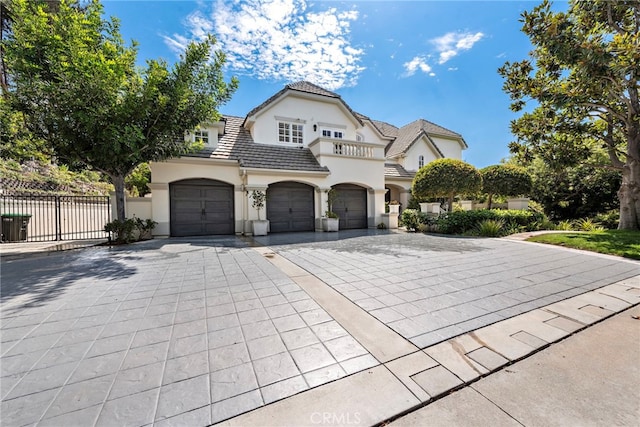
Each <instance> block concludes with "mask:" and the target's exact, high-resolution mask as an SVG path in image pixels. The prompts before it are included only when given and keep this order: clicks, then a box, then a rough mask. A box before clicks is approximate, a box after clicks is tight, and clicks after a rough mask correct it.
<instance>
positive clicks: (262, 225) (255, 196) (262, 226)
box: [251, 190, 269, 236]
mask: <svg viewBox="0 0 640 427" xmlns="http://www.w3.org/2000/svg"><path fill="white" fill-rule="evenodd" d="M251 199H252V202H251V206H253V207H254V209H255V210H257V211H258V219H257V220H255V219H254V220H253V221H252V222H251V226H252V228H253V235H254V236H266V235H267V231H268V230H269V220H267V219H264V220H263V219H260V211H261V210H262V209H263V208H264V204H265V202H266V200H267V194H266V193H265V192H264V191H262V190H254V191H252V192H251Z"/></svg>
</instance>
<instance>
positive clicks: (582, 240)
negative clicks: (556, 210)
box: [527, 230, 640, 259]
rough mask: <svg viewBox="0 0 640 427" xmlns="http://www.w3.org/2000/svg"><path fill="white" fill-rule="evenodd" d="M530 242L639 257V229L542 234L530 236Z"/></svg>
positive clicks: (626, 256) (633, 257)
mask: <svg viewBox="0 0 640 427" xmlns="http://www.w3.org/2000/svg"><path fill="white" fill-rule="evenodd" d="M527 240H528V241H530V242H538V243H548V244H551V245H559V246H566V247H568V248H575V249H583V250H585V251H592V252H600V253H602V254H610V255H618V256H622V257H625V258H632V259H640V231H626V230H606V231H593V232H589V233H571V232H567V233H558V234H542V235H540V236H535V237H530V238H529V239H527Z"/></svg>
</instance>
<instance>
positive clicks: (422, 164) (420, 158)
mask: <svg viewBox="0 0 640 427" xmlns="http://www.w3.org/2000/svg"><path fill="white" fill-rule="evenodd" d="M423 166H424V156H419V157H418V169H420V168H421V167H423Z"/></svg>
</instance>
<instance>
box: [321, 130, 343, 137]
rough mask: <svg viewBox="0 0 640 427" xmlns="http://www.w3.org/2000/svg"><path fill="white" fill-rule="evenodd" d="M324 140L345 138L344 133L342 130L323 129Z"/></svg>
mask: <svg viewBox="0 0 640 427" xmlns="http://www.w3.org/2000/svg"><path fill="white" fill-rule="evenodd" d="M322 137H323V138H336V139H342V138H344V133H343V132H342V131H341V130H331V129H322Z"/></svg>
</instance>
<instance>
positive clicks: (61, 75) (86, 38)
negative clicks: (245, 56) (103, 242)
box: [2, 0, 238, 220]
mask: <svg viewBox="0 0 640 427" xmlns="http://www.w3.org/2000/svg"><path fill="white" fill-rule="evenodd" d="M78 5H79V2H78V0H61V1H60V2H59V4H58V6H57V11H56V13H50V11H49V9H48V7H47V5H46V4H45V3H42V2H36V1H28V0H12V1H11V13H12V19H13V22H12V26H11V34H10V36H9V38H8V39H7V40H5V41H4V42H3V45H2V47H3V49H4V50H5V54H6V58H5V59H6V63H7V69H8V70H9V74H10V81H11V85H12V87H11V88H10V89H11V90H10V94H9V100H10V102H11V105H12V107H13V108H14V109H15V110H17V111H19V112H22V113H23V114H24V116H25V122H26V124H27V126H28V128H29V130H30V131H32V132H33V133H34V135H36V136H39V137H42V138H43V139H45V140H46V141H47V142H48V143H49V144H50V145H51V146H52V147H53V149H54V151H55V154H56V155H57V156H58V157H60V158H61V159H62V160H64V161H65V162H68V163H70V164H74V163H76V162H80V163H82V164H84V165H86V166H88V167H91V168H93V169H95V170H98V171H101V172H103V173H104V174H105V175H107V176H108V177H109V179H110V180H111V182H112V183H113V185H114V187H115V191H116V205H117V212H118V219H120V220H123V219H124V217H125V212H124V188H125V177H126V176H127V175H128V174H129V173H130V172H131V171H132V170H134V169H135V167H136V166H138V165H139V164H141V163H144V162H148V161H161V160H164V159H167V158H170V157H174V156H179V155H181V154H185V153H186V152H188V151H189V150H190V149H192V146H191V145H190V144H189V143H187V142H185V138H184V135H185V131H186V130H189V129H193V128H195V127H196V126H197V125H199V124H200V123H203V122H206V121H211V120H216V119H217V116H218V113H217V108H218V107H219V106H220V105H221V104H223V103H224V102H226V101H228V100H229V98H230V97H231V95H232V93H233V92H234V91H235V89H236V88H237V84H238V82H237V80H236V79H235V78H232V79H231V81H230V82H228V83H227V82H225V81H224V79H223V73H222V66H223V64H224V62H225V55H224V54H223V53H222V52H220V51H213V48H214V45H215V42H216V41H215V39H214V37H213V36H209V37H208V38H206V39H205V40H204V41H202V42H200V43H191V44H190V45H189V46H188V48H187V49H186V51H185V52H184V54H183V55H182V57H181V59H180V60H179V61H178V62H177V63H176V64H174V65H173V67H171V68H170V67H169V66H168V64H167V63H166V62H165V61H163V60H148V61H147V64H146V67H145V68H143V69H141V68H138V67H137V66H136V63H135V62H136V56H137V48H136V44H135V43H133V44H132V45H131V46H125V44H124V42H123V40H122V37H121V35H120V31H119V22H118V20H117V19H115V18H111V19H109V20H105V19H103V18H102V13H103V8H102V5H101V4H100V2H99V1H98V0H93V1H91V2H90V3H88V4H85V3H83V4H82V8H80V7H78Z"/></svg>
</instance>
